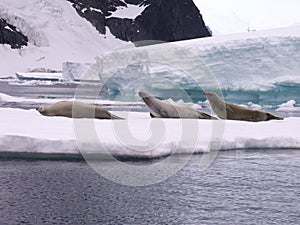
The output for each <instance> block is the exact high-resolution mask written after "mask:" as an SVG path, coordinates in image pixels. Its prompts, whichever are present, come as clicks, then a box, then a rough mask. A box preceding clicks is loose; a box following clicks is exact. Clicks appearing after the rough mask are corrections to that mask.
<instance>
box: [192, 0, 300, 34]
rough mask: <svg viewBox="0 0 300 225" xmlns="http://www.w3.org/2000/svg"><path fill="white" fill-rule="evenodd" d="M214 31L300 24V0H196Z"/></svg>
mask: <svg viewBox="0 0 300 225" xmlns="http://www.w3.org/2000/svg"><path fill="white" fill-rule="evenodd" d="M194 2H195V4H196V5H197V6H198V8H199V9H200V13H201V14H202V16H203V19H204V21H205V24H206V25H208V26H209V27H210V28H211V29H212V31H213V32H214V35H222V34H229V33H241V32H246V31H247V30H248V28H250V29H251V30H265V29H272V28H278V27H287V26H293V25H300V1H299V0H194Z"/></svg>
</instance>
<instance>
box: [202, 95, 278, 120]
mask: <svg viewBox="0 0 300 225" xmlns="http://www.w3.org/2000/svg"><path fill="white" fill-rule="evenodd" d="M204 96H205V97H206V98H207V99H208V101H209V103H210V105H211V108H212V110H213V111H214V112H215V113H216V114H217V116H218V117H220V118H221V119H229V120H242V121H251V122H259V121H268V120H283V118H281V117H277V116H274V115H272V114H271V113H268V112H264V111H260V110H252V109H247V108H244V107H242V106H238V105H235V104H232V103H228V102H225V101H223V100H222V99H221V98H220V97H219V96H218V95H217V94H216V93H213V92H206V93H204Z"/></svg>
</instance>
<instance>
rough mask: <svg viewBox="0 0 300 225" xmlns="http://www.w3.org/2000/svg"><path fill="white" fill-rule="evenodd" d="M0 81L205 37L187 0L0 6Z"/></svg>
mask: <svg viewBox="0 0 300 225" xmlns="http://www.w3.org/2000/svg"><path fill="white" fill-rule="evenodd" d="M0 19H1V20H0V21H1V22H0V55H1V59H2V60H1V61H0V77H5V76H13V75H14V73H15V72H17V71H26V70H30V69H36V68H47V69H52V70H53V69H54V70H61V67H62V63H63V62H65V61H79V62H92V61H93V60H94V58H95V57H96V56H97V55H99V54H100V53H103V52H106V51H109V50H111V49H114V48H116V47H120V46H121V45H125V44H127V42H128V41H139V40H149V39H151V40H162V41H176V40H184V39H191V38H198V37H205V36H210V33H209V31H208V30H207V29H206V26H205V24H204V22H203V20H202V17H201V14H200V12H199V10H198V8H197V7H196V6H195V5H194V3H193V1H192V0H185V1H182V0H164V1H160V0H101V1H94V0H26V1H19V0H1V2H0Z"/></svg>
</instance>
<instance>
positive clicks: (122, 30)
mask: <svg viewBox="0 0 300 225" xmlns="http://www.w3.org/2000/svg"><path fill="white" fill-rule="evenodd" d="M68 1H70V2H72V3H73V6H74V7H75V9H76V10H77V12H78V14H79V15H80V16H82V17H84V18H86V19H87V20H88V21H90V22H91V23H92V24H93V25H94V26H95V27H96V29H97V30H98V31H99V32H100V33H101V34H105V33H106V27H108V28H109V29H110V32H111V33H112V34H113V35H114V36H115V37H117V38H119V39H121V40H124V41H132V42H137V41H143V40H159V41H168V42H169V41H179V40H187V39H193V38H201V37H209V36H211V32H210V31H209V30H208V29H207V27H206V26H205V23H204V21H203V19H202V16H201V14H200V12H199V10H198V8H197V7H196V6H195V4H194V2H193V0H125V1H120V0H101V1H97V0H68ZM129 5H136V6H146V8H145V10H144V11H143V12H142V13H141V15H139V16H137V17H136V18H134V19H130V18H117V17H110V16H111V15H112V12H115V11H116V10H117V7H127V6H129Z"/></svg>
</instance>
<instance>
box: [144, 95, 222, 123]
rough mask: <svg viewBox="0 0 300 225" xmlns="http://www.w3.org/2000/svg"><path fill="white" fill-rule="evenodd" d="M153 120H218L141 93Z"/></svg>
mask: <svg viewBox="0 0 300 225" xmlns="http://www.w3.org/2000/svg"><path fill="white" fill-rule="evenodd" d="M139 96H140V97H141V98H142V99H143V101H144V102H145V104H146V106H147V107H148V108H149V110H150V116H151V117H152V118H185V119H217V118H215V117H213V116H211V115H208V114H206V113H204V112H199V111H197V110H194V109H192V108H189V107H184V106H179V105H175V104H171V103H170V102H163V101H161V100H159V99H158V98H156V97H154V96H152V95H150V94H149V93H146V92H142V91H140V92H139Z"/></svg>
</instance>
